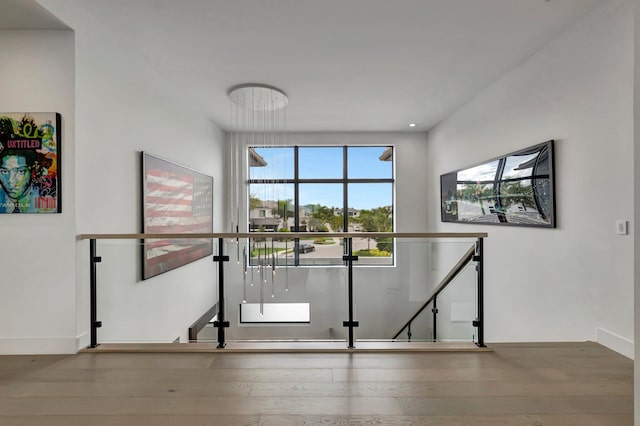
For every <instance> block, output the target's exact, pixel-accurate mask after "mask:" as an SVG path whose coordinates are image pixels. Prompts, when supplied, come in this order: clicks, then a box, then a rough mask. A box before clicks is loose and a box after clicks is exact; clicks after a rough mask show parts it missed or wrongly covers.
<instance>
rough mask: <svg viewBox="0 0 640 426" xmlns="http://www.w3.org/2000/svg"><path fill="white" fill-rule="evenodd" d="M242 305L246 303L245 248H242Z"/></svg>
mask: <svg viewBox="0 0 640 426" xmlns="http://www.w3.org/2000/svg"><path fill="white" fill-rule="evenodd" d="M242 272H243V274H242V303H247V247H246V246H244V247H242Z"/></svg>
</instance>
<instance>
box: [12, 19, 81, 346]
mask: <svg viewBox="0 0 640 426" xmlns="http://www.w3.org/2000/svg"><path fill="white" fill-rule="evenodd" d="M0 63H1V64H2V66H1V67H0V92H1V93H2V95H1V96H0V111H2V112H28V111H31V112H59V113H60V114H61V115H62V202H63V205H62V213H61V214H43V215H3V217H2V220H1V221H0V239H1V240H2V244H1V248H0V271H2V278H1V279H0V301H2V303H1V309H0V353H2V354H16V353H51V352H54V353H55V352H73V351H75V348H76V345H77V344H76V339H75V337H76V316H75V306H76V291H75V279H76V278H75V261H74V259H75V218H76V212H75V207H76V200H75V190H74V186H75V178H74V175H75V165H74V158H75V137H74V126H75V120H74V73H73V64H74V49H73V32H71V31H0Z"/></svg>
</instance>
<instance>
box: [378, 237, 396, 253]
mask: <svg viewBox="0 0 640 426" xmlns="http://www.w3.org/2000/svg"><path fill="white" fill-rule="evenodd" d="M375 240H376V248H377V249H378V250H380V251H384V252H387V253H393V241H392V240H391V238H376V239H375Z"/></svg>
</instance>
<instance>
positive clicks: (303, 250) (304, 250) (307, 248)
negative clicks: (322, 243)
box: [298, 244, 316, 254]
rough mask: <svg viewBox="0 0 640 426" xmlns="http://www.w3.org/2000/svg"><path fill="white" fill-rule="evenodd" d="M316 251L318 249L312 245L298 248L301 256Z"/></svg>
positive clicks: (301, 245)
mask: <svg viewBox="0 0 640 426" xmlns="http://www.w3.org/2000/svg"><path fill="white" fill-rule="evenodd" d="M315 249H316V246H314V245H312V244H300V247H299V248H298V252H299V253H300V254H303V253H309V252H310V251H315Z"/></svg>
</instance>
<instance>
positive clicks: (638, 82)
mask: <svg viewBox="0 0 640 426" xmlns="http://www.w3.org/2000/svg"><path fill="white" fill-rule="evenodd" d="M633 16H634V83H635V84H634V91H633V94H634V102H633V118H634V126H633V130H634V132H633V138H634V142H635V143H634V151H633V164H634V168H633V169H634V182H638V180H639V179H640V149H638V146H639V145H640V68H639V66H640V25H639V24H640V1H636V2H635V8H634V15H633ZM633 196H634V219H635V223H640V185H637V184H636V185H634V186H633ZM631 232H632V235H633V238H634V244H635V247H640V229H638V227H637V226H634V227H632V228H631ZM639 262H640V250H634V271H633V275H634V298H633V299H634V307H635V312H634V314H635V315H634V325H635V329H634V335H635V358H634V359H635V360H636V361H635V363H634V369H633V372H634V390H633V395H634V404H633V412H634V413H636V415H635V423H634V424H636V425H640V414H638V413H640V368H638V366H637V363H638V361H640V268H638V267H637V266H635V265H638V263H639Z"/></svg>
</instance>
